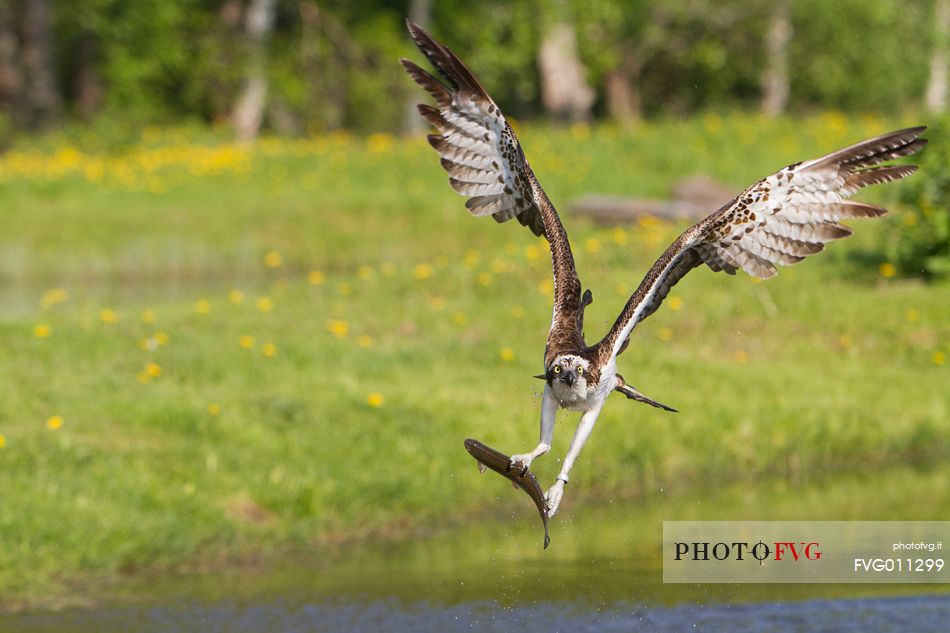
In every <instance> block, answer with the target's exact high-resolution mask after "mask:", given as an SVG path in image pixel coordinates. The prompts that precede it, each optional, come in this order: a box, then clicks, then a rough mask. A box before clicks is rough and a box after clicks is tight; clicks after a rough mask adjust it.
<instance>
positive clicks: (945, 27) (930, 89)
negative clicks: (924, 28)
mask: <svg viewBox="0 0 950 633" xmlns="http://www.w3.org/2000/svg"><path fill="white" fill-rule="evenodd" d="M934 31H935V37H934V49H933V53H932V54H931V56H930V80H929V81H928V83H927V94H926V96H925V97H924V103H925V105H926V106H927V109H928V110H929V111H931V112H933V113H935V114H939V113H941V112H943V111H944V110H946V109H947V35H948V32H950V1H948V0H937V4H936V6H935V7H934Z"/></svg>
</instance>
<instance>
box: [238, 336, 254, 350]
mask: <svg viewBox="0 0 950 633" xmlns="http://www.w3.org/2000/svg"><path fill="white" fill-rule="evenodd" d="M238 345H240V346H241V348H242V349H251V348H252V347H254V337H253V336H248V335H247V334H245V335H244V336H242V337H241V338H239V339H238Z"/></svg>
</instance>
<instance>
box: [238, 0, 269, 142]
mask: <svg viewBox="0 0 950 633" xmlns="http://www.w3.org/2000/svg"><path fill="white" fill-rule="evenodd" d="M276 4H277V2H276V0H251V2H250V5H249V6H248V8H247V14H246V15H245V20H244V31H245V41H246V42H247V51H248V66H247V76H246V78H245V80H244V87H243V89H242V90H241V95H240V96H239V97H238V100H237V104H236V105H235V106H234V113H233V115H232V120H233V121H234V128H235V130H236V132H237V136H238V138H239V139H240V140H242V141H249V140H253V139H254V138H256V137H257V134H258V132H260V130H261V121H262V119H263V116H264V107H265V106H266V105H267V39H268V37H269V35H270V32H271V30H272V29H273V26H274V11H275V8H276Z"/></svg>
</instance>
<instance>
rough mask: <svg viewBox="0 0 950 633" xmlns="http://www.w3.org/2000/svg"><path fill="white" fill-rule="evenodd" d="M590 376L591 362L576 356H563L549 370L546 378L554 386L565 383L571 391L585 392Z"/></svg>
mask: <svg viewBox="0 0 950 633" xmlns="http://www.w3.org/2000/svg"><path fill="white" fill-rule="evenodd" d="M589 375H590V362H589V361H587V360H585V359H583V358H581V357H580V356H576V355H574V354H562V355H560V356H558V357H557V358H555V359H554V362H553V363H551V365H550V366H549V367H548V368H547V372H546V374H545V378H547V381H548V382H549V383H550V384H551V385H552V386H554V385H555V384H557V383H563V384H564V385H566V386H567V387H568V388H569V389H571V390H576V391H579V392H583V391H584V390H585V389H587V378H588V376H589Z"/></svg>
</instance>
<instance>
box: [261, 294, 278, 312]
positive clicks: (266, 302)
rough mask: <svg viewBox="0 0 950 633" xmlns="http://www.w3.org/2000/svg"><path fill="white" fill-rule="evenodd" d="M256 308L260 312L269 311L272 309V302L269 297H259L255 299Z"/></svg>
mask: <svg viewBox="0 0 950 633" xmlns="http://www.w3.org/2000/svg"><path fill="white" fill-rule="evenodd" d="M257 309H258V310H260V311H261V312H270V311H271V310H273V309H274V302H273V301H272V300H271V299H270V297H261V298H260V299H258V300H257Z"/></svg>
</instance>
